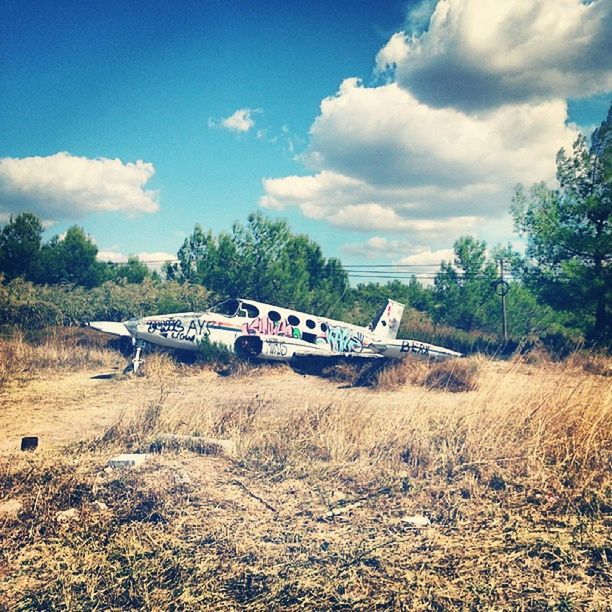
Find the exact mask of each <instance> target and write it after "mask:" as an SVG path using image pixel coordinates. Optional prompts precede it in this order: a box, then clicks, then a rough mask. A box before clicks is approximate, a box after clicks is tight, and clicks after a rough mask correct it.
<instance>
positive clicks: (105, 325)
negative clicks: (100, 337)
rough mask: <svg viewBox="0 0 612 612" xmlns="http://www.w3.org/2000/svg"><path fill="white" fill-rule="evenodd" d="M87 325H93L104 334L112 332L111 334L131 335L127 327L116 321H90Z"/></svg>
mask: <svg viewBox="0 0 612 612" xmlns="http://www.w3.org/2000/svg"><path fill="white" fill-rule="evenodd" d="M87 326H88V327H93V328H94V329H97V330H98V331H101V332H104V333H105V334H113V336H131V335H132V334H130V332H129V331H128V329H127V327H126V326H125V325H124V324H123V323H118V322H117V321H90V322H89V323H87Z"/></svg>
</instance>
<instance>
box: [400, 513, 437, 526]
mask: <svg viewBox="0 0 612 612" xmlns="http://www.w3.org/2000/svg"><path fill="white" fill-rule="evenodd" d="M402 521H403V522H404V523H408V525H410V526H411V527H416V528H417V529H424V528H425V527H429V526H430V525H431V521H430V520H429V519H428V518H427V517H426V516H421V515H419V514H415V515H414V516H403V517H402Z"/></svg>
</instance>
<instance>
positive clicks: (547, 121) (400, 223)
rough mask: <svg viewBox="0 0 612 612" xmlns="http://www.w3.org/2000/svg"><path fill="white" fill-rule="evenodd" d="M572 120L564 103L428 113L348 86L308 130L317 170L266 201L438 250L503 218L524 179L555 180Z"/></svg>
mask: <svg viewBox="0 0 612 612" xmlns="http://www.w3.org/2000/svg"><path fill="white" fill-rule="evenodd" d="M566 117H567V107H566V104H565V102H563V101H551V102H546V103H539V104H534V105H529V104H519V105H507V106H504V107H502V108H499V109H494V110H491V111H488V112H485V113H481V114H480V115H478V116H473V115H469V114H467V113H463V112H461V111H457V110H455V109H435V108H431V107H428V106H426V105H424V104H422V103H420V102H419V101H418V100H416V99H415V98H414V96H412V95H411V94H410V92H408V91H406V90H404V89H402V88H400V87H399V86H398V85H397V84H394V83H390V84H386V85H383V86H380V87H364V86H361V85H359V84H358V83H357V82H356V81H355V80H350V82H348V83H347V82H345V83H344V84H343V86H342V87H341V88H340V91H339V92H338V94H337V95H335V96H333V97H330V98H326V99H325V100H323V101H322V103H321V113H320V115H319V117H317V119H316V120H315V122H314V124H313V125H312V127H311V130H310V147H309V150H308V152H307V153H306V154H305V155H304V156H303V157H302V159H303V161H304V163H305V164H307V165H308V166H309V167H310V168H311V169H313V170H315V171H316V173H315V174H312V175H309V176H288V177H283V178H267V179H264V181H263V186H264V191H265V195H264V196H263V197H262V199H261V202H260V203H261V205H262V206H264V207H267V208H273V209H283V208H286V207H292V206H293V207H297V208H299V210H300V211H301V212H302V213H303V214H304V215H305V216H307V217H310V218H313V219H321V220H326V221H327V222H329V223H331V224H333V225H335V226H338V227H343V228H347V229H358V230H363V231H388V232H398V231H399V232H406V231H410V232H413V238H414V240H416V241H417V242H422V241H423V240H426V241H428V242H431V241H437V242H438V244H440V246H441V244H442V241H445V240H446V241H447V243H448V241H450V242H452V240H454V238H456V237H457V236H459V235H461V234H463V233H467V232H470V231H474V230H476V229H477V228H478V227H479V226H480V225H481V224H482V223H483V222H484V221H485V220H487V219H501V218H502V217H503V216H504V215H505V213H506V212H507V210H508V206H509V203H510V199H511V194H512V189H513V187H514V185H515V184H516V183H517V182H524V183H531V182H533V181H538V180H543V179H545V180H554V177H555V162H554V159H555V153H556V151H557V150H558V149H559V148H560V147H561V146H571V143H572V141H573V139H574V138H575V136H576V133H577V132H576V130H575V129H574V128H573V127H568V126H566V125H565V120H566ZM504 227H505V226H504Z"/></svg>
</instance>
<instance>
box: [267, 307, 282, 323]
mask: <svg viewBox="0 0 612 612" xmlns="http://www.w3.org/2000/svg"><path fill="white" fill-rule="evenodd" d="M268 319H270V321H273V322H274V323H277V322H278V321H280V320H281V316H280V313H278V312H276V310H270V312H268Z"/></svg>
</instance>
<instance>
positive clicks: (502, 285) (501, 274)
mask: <svg viewBox="0 0 612 612" xmlns="http://www.w3.org/2000/svg"><path fill="white" fill-rule="evenodd" d="M499 280H501V283H500V284H499V286H500V288H501V289H502V292H501V303H502V322H503V328H504V342H508V318H507V316H506V294H507V293H508V289H509V286H508V283H507V282H506V281H505V280H504V260H503V258H502V259H500V260H499Z"/></svg>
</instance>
